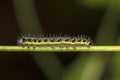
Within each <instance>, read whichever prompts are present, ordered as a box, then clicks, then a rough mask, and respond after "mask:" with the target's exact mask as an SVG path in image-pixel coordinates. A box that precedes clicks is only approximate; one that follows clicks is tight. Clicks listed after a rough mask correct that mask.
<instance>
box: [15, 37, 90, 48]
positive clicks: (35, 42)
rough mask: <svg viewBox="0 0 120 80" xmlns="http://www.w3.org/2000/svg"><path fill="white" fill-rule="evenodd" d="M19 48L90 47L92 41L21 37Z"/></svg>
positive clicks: (88, 39) (76, 38)
mask: <svg viewBox="0 0 120 80" xmlns="http://www.w3.org/2000/svg"><path fill="white" fill-rule="evenodd" d="M17 44H18V45H19V46H23V47H25V46H27V47H34V48H35V47H52V48H54V47H61V48H64V47H66V48H68V47H73V48H76V47H81V46H83V47H88V48H89V47H90V46H92V41H91V39H90V38H89V37H87V36H83V35H81V36H77V37H74V36H66V35H65V36H41V35H40V37H33V36H21V37H19V38H18V40H17Z"/></svg>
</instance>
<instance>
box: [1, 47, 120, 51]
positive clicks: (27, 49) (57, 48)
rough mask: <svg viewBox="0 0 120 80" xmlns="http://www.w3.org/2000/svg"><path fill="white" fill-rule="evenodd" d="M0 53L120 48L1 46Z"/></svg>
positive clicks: (118, 49)
mask: <svg viewBox="0 0 120 80" xmlns="http://www.w3.org/2000/svg"><path fill="white" fill-rule="evenodd" d="M0 51H9V52H120V46H91V47H90V48H87V47H77V48H72V47H69V48H59V47H55V48H51V47H36V48H33V47H30V48H28V47H21V46H0Z"/></svg>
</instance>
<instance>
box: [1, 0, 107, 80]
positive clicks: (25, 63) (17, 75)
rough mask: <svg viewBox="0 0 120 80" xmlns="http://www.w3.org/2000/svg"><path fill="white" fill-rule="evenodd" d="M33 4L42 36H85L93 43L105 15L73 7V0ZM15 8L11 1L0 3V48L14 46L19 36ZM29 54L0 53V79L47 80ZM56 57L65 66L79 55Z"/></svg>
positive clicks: (59, 54) (103, 10) (92, 10)
mask: <svg viewBox="0 0 120 80" xmlns="http://www.w3.org/2000/svg"><path fill="white" fill-rule="evenodd" d="M34 2H35V9H36V12H37V15H38V19H39V21H40V23H41V25H42V28H43V30H44V33H51V34H57V33H62V34H66V33H67V34H72V35H74V34H87V35H89V36H90V37H92V39H93V41H94V39H95V37H96V34H97V31H98V27H99V26H100V23H101V20H102V19H103V15H104V13H105V9H104V8H100V9H96V8H89V7H86V6H82V5H78V4H76V2H75V1H74V0H34ZM14 9H15V8H14V6H13V1H12V0H0V45H10V46H13V45H17V44H16V43H17V38H18V37H19V36H20V33H22V31H21V30H20V25H19V24H18V21H17V18H16V13H15V10H14ZM30 54H31V53H25V52H24V53H17V52H16V53H10V52H0V79H1V80H47V78H46V76H45V75H44V74H43V72H42V71H41V69H40V68H39V67H38V66H37V64H36V62H35V60H34V59H33V57H32V56H31V55H30ZM55 54H56V55H57V56H58V58H59V59H60V61H61V62H62V64H63V66H64V67H66V66H68V65H69V64H70V63H72V62H73V61H74V60H75V58H76V56H77V55H78V53H75V52H66V53H63V52H62V53H55ZM81 55H82V53H81ZM86 56H87V53H86Z"/></svg>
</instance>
